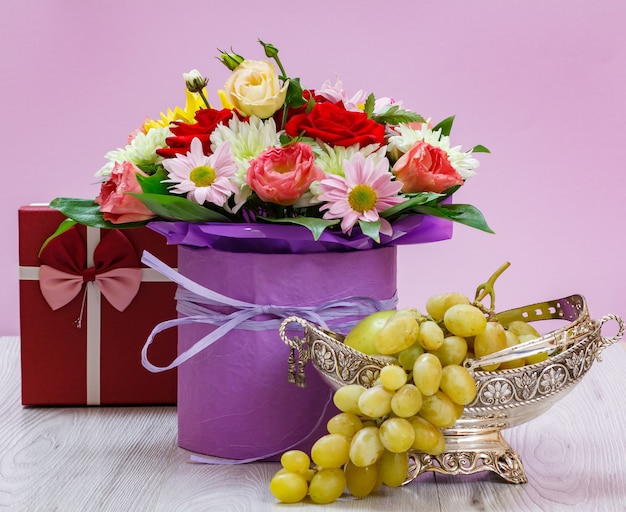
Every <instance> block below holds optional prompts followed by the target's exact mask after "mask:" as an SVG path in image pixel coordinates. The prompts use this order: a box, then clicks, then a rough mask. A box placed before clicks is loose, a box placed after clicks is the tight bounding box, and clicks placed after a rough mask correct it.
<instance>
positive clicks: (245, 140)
mask: <svg viewBox="0 0 626 512" xmlns="http://www.w3.org/2000/svg"><path fill="white" fill-rule="evenodd" d="M210 140H211V151H213V152H215V151H216V150H217V148H218V147H219V146H220V145H221V144H223V143H224V142H228V143H229V144H230V150H231V152H232V154H233V157H234V159H235V162H236V163H237V172H236V174H235V178H234V180H233V181H234V183H235V184H236V185H237V187H238V188H239V193H237V194H235V207H234V208H233V212H236V211H237V210H239V208H241V206H242V205H243V204H244V203H245V202H246V200H247V198H248V197H249V196H250V194H251V193H252V191H251V190H250V187H249V186H248V184H247V183H246V174H247V172H248V167H249V164H250V160H252V159H253V158H256V157H257V156H259V154H260V153H261V152H262V151H263V150H265V149H267V148H268V147H270V146H279V145H280V139H279V137H278V133H277V132H276V123H275V122H274V120H273V119H272V118H270V119H266V120H263V119H260V118H258V117H256V116H250V117H249V118H248V120H247V121H240V120H239V118H238V117H236V116H234V117H233V118H232V119H231V120H230V121H229V122H228V125H225V124H223V123H220V124H219V125H217V127H216V128H215V130H214V131H213V133H211V137H210Z"/></svg>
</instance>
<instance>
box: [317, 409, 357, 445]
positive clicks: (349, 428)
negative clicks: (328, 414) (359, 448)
mask: <svg viewBox="0 0 626 512" xmlns="http://www.w3.org/2000/svg"><path fill="white" fill-rule="evenodd" d="M362 427H363V422H362V421H361V418H359V417H358V416H357V415H356V414H354V413H351V412H340V413H339V414H336V415H335V416H333V417H332V418H331V419H329V420H328V423H326V430H328V433H329V434H341V435H343V436H346V437H347V438H348V439H350V438H352V436H353V435H354V434H355V433H356V432H357V431H358V430H360V429H361V428H362Z"/></svg>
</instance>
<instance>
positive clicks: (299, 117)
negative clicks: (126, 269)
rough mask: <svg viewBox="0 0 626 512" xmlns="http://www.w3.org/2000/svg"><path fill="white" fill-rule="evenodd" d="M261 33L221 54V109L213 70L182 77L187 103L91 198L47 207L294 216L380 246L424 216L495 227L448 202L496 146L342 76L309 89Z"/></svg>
mask: <svg viewBox="0 0 626 512" xmlns="http://www.w3.org/2000/svg"><path fill="white" fill-rule="evenodd" d="M259 42H260V44H261V45H262V47H263V49H264V53H265V56H266V57H267V59H266V60H248V59H245V58H244V57H242V56H241V55H238V54H237V53H234V52H232V51H231V52H222V51H220V53H221V55H220V60H221V61H222V62H223V63H224V64H225V65H226V67H227V68H228V69H229V70H230V71H231V74H230V76H229V77H228V78H227V80H226V82H225V85H224V88H223V90H219V91H218V93H217V94H218V98H219V102H220V103H221V105H220V106H217V105H216V104H215V103H211V102H209V100H208V93H207V89H206V86H207V84H208V79H206V78H204V77H203V76H202V75H201V74H200V73H199V72H198V71H196V70H193V71H191V72H190V73H185V74H184V79H185V83H186V103H185V107H184V108H180V107H176V108H174V109H173V110H172V109H169V110H168V111H167V113H161V117H160V119H148V120H146V121H145V122H144V123H143V125H142V126H141V127H140V128H139V129H138V130H136V131H135V132H134V133H132V134H131V135H130V136H129V139H128V144H127V145H126V146H125V147H124V148H121V149H117V150H115V151H111V152H109V153H108V154H107V155H106V158H107V159H108V163H107V164H106V165H105V166H104V167H103V168H102V169H100V171H99V172H98V173H97V174H98V175H99V176H100V177H101V178H102V184H101V190H100V194H99V195H98V197H97V198H96V199H95V200H84V199H71V198H57V199H55V200H54V201H53V202H52V203H51V206H53V207H54V208H57V209H59V210H61V211H62V212H63V213H64V214H65V215H66V216H67V217H68V218H69V219H70V220H68V222H69V223H70V224H71V223H76V222H80V223H82V224H86V225H90V226H94V227H109V228H111V227H116V228H124V227H135V226H138V225H143V224H145V223H147V222H150V221H154V220H161V221H170V222H171V221H182V222H185V223H212V224H213V223H215V224H216V225H219V226H222V225H223V226H229V225H232V224H233V223H245V224H250V223H258V224H259V225H260V224H271V223H274V224H275V223H281V224H285V223H287V224H295V225H299V226H305V227H306V228H308V230H310V235H309V236H310V237H312V238H311V239H312V240H318V239H319V238H320V237H321V236H322V235H323V234H324V233H325V232H327V233H328V232H332V233H334V234H336V235H338V236H340V237H344V238H346V239H350V238H354V237H357V236H358V237H365V238H368V239H369V241H370V242H372V243H374V244H377V243H381V236H382V237H383V241H384V240H391V239H393V238H394V237H397V236H399V235H398V233H399V232H400V231H399V228H397V226H400V225H402V223H403V222H404V224H405V225H404V227H403V228H402V230H401V231H402V234H406V232H407V227H406V220H407V219H408V220H409V225H410V226H418V225H419V221H416V219H420V218H422V217H424V216H433V217H438V218H443V219H448V220H452V221H455V222H459V223H462V224H465V225H468V226H471V227H474V228H477V229H480V230H483V231H487V232H491V229H490V228H489V226H488V225H487V223H486V221H485V219H484V217H483V215H482V214H481V213H480V211H479V210H477V209H476V208H475V207H473V206H471V205H468V204H454V203H452V202H451V201H450V200H448V201H446V199H447V198H449V197H450V196H451V195H452V194H453V193H454V192H455V191H456V190H457V189H458V188H459V187H461V186H463V184H464V183H465V181H466V180H467V179H469V178H470V177H472V176H473V175H474V174H475V169H476V168H477V167H478V165H479V162H478V161H477V160H476V158H475V157H474V155H475V153H479V152H488V150H487V149H486V148H485V147H484V146H480V145H478V146H475V147H474V148H472V149H471V150H469V151H462V150H461V148H460V147H459V146H453V145H452V144H451V142H450V130H451V128H452V123H453V120H454V118H453V117H450V118H447V119H445V120H443V121H441V122H439V123H437V124H434V123H433V122H432V121H431V120H430V119H425V118H423V117H422V116H420V115H419V114H417V113H415V112H413V111H410V110H408V109H406V108H404V106H403V104H402V102H400V101H396V100H394V99H392V98H389V97H376V96H375V95H374V94H372V93H367V92H364V91H358V92H356V93H355V94H353V95H350V94H348V93H347V92H346V91H345V90H344V89H343V86H342V83H341V82H340V81H337V82H336V83H335V84H332V83H330V82H329V81H327V82H325V83H324V84H322V85H321V87H319V88H318V89H308V88H305V87H304V86H303V85H302V83H301V81H300V79H299V78H293V77H289V76H288V75H287V73H286V71H285V69H284V67H283V64H282V62H281V60H280V58H279V55H278V53H279V52H278V50H277V49H276V47H274V46H273V45H272V44H268V43H264V42H262V41H259ZM67 227H68V226H67V225H66V226H65V227H64V228H63V229H66V228H67ZM409 230H410V227H409ZM396 231H398V233H396Z"/></svg>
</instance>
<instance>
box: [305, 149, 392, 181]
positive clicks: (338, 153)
mask: <svg viewBox="0 0 626 512" xmlns="http://www.w3.org/2000/svg"><path fill="white" fill-rule="evenodd" d="M318 142H319V144H318V145H317V144H316V145H315V146H313V151H314V152H315V164H316V165H317V166H318V167H319V168H320V169H322V171H324V172H325V173H327V174H336V175H338V176H345V171H344V164H343V163H344V161H345V160H348V161H351V160H352V158H353V157H354V155H356V154H357V153H361V154H362V155H363V157H364V158H367V157H368V156H370V155H371V156H372V158H373V161H374V163H376V164H378V162H380V161H381V160H382V159H383V158H385V157H386V156H387V152H386V148H385V147H384V146H383V147H381V146H380V145H378V144H369V145H367V146H365V147H362V148H360V147H359V145H358V144H353V145H352V146H347V147H343V146H329V145H328V144H326V143H324V142H321V141H318Z"/></svg>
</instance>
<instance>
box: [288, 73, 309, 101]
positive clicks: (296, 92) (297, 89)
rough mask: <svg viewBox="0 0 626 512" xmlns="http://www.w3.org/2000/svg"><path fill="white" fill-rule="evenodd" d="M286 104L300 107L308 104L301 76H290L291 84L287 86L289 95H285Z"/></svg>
mask: <svg viewBox="0 0 626 512" xmlns="http://www.w3.org/2000/svg"><path fill="white" fill-rule="evenodd" d="M285 104H287V105H288V106H290V107H292V108H298V107H301V106H303V105H306V104H307V100H305V99H304V96H303V94H302V85H300V79H299V78H290V79H289V85H288V86H287V96H286V97H285Z"/></svg>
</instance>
